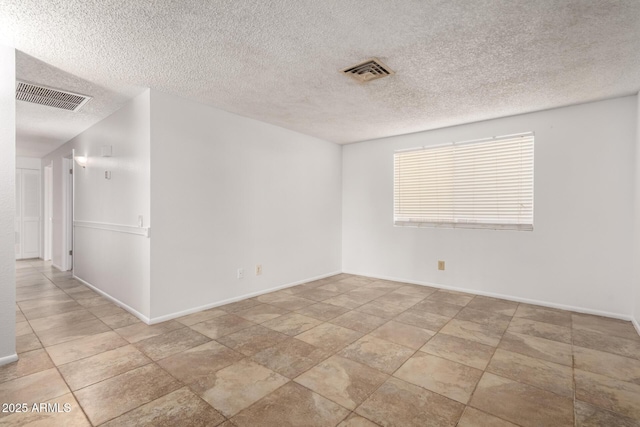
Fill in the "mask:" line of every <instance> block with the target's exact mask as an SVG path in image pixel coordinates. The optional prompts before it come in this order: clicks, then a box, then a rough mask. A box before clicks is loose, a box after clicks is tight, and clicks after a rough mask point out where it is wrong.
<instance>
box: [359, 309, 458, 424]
mask: <svg viewBox="0 0 640 427" xmlns="http://www.w3.org/2000/svg"><path fill="white" fill-rule="evenodd" d="M407 310H408V309H407ZM405 311H406V310H405ZM451 320H453V319H450V320H449V321H451ZM399 323H402V322H399ZM448 323H449V322H447V323H445V324H444V325H442V327H440V328H439V329H438V330H437V331H433V332H435V334H433V336H431V337H429V339H428V340H427V341H426V342H425V343H424V344H423V345H422V346H421V347H420V348H422V347H424V346H425V345H426V344H427V343H428V342H429V341H431V339H433V337H435V336H436V335H438V334H439V333H440V331H441V330H442V329H443V328H444V327H445V326H446V325H447V324H448ZM410 326H414V325H410ZM421 329H422V328H421ZM420 348H418V349H417V350H415V351H414V352H413V353H412V354H411V355H410V356H409V357H408V358H407V359H405V361H404V362H403V363H402V364H400V366H398V367H397V368H396V369H395V370H394V371H393V372H392V373H390V374H386V373H385V375H388V377H387V379H386V380H384V381H383V382H382V383H381V384H380V385H379V386H378V387H376V389H375V390H374V391H373V392H371V393H370V394H369V395H368V396H367V397H366V398H365V399H363V400H362V402H361V403H360V404H358V405H357V406H356V407H355V409H354V410H353V412H356V411H357V410H358V408H360V407H361V406H362V405H363V404H364V403H365V402H366V401H367V400H368V399H369V398H370V397H371V396H373V395H374V394H375V393H377V392H378V390H379V389H380V387H382V386H383V385H384V384H385V383H386V382H387V381H389V379H391V378H395V379H396V380H400V381H404V380H403V379H401V378H398V377H396V376H395V374H396V372H398V370H400V369H401V368H402V367H403V366H404V365H405V363H407V361H408V360H410V359H411V358H412V357H414V356H415V355H416V354H417V353H418V352H419V351H420ZM410 350H413V349H410ZM367 366H368V365H367ZM373 369H375V368H373ZM405 382H406V383H407V384H411V385H414V386H416V387H419V388H421V389H423V390H427V389H426V388H424V387H421V386H418V385H416V384H413V383H410V382H408V381H405ZM427 391H429V392H430V393H435V394H437V395H438V396H442V397H444V398H445V399H448V400H451V401H452V402H457V401H455V400H453V399H451V398H450V397H447V396H444V395H442V394H440V393H437V392H434V391H432V390H427ZM457 403H460V402H457ZM463 412H464V410H463ZM460 417H462V413H461V414H460ZM459 421H460V418H458V420H456V425H457V423H458V422H459Z"/></svg>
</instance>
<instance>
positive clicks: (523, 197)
mask: <svg viewBox="0 0 640 427" xmlns="http://www.w3.org/2000/svg"><path fill="white" fill-rule="evenodd" d="M533 139H534V137H533V133H525V134H518V135H509V136H503V137H495V138H487V139H482V140H476V141H466V142H457V143H450V144H446V145H437V146H431V147H422V148H417V149H411V150H402V151H398V152H396V153H395V155H394V169H395V170H394V222H395V225H401V226H431V227H466V228H496V229H500V228H505V229H516V230H532V229H533Z"/></svg>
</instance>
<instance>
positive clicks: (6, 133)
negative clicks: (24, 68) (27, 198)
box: [0, 44, 17, 365]
mask: <svg viewBox="0 0 640 427" xmlns="http://www.w3.org/2000/svg"><path fill="white" fill-rule="evenodd" d="M15 85H16V53H15V49H14V48H12V47H8V46H5V45H2V44H0V365H3V364H5V363H9V362H12V361H14V360H16V359H17V356H16V315H15V304H16V270H15V249H14V242H15V230H14V228H15V225H14V219H15V200H16V199H15V189H16V188H15V166H16V102H15Z"/></svg>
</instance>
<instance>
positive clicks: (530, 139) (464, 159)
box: [393, 132, 535, 231]
mask: <svg viewBox="0 0 640 427" xmlns="http://www.w3.org/2000/svg"><path fill="white" fill-rule="evenodd" d="M519 138H524V139H523V140H521V141H518V139H519ZM500 142H503V143H505V144H507V143H509V142H511V143H512V144H514V145H515V144H517V147H518V148H516V149H512V148H510V150H513V151H514V152H515V151H517V150H520V165H519V167H518V173H519V174H520V175H518V179H520V181H519V183H520V184H519V185H521V186H522V185H523V184H522V182H525V183H526V184H524V185H526V188H525V189H524V190H518V191H513V190H511V193H509V196H511V197H513V196H514V195H516V196H517V197H518V198H519V199H518V200H521V198H524V203H530V207H529V205H527V207H526V208H525V209H523V212H527V214H525V215H522V217H523V218H522V219H519V217H520V216H521V214H519V213H518V214H512V215H506V214H504V213H503V215H504V216H508V217H509V219H507V220H505V218H504V217H503V218H500V214H499V212H500V208H496V213H498V214H497V215H495V216H494V218H492V219H490V220H482V219H480V220H478V219H473V218H471V217H472V216H473V213H471V214H470V215H468V216H467V217H464V216H461V215H460V214H459V213H458V215H460V216H458V217H456V213H455V212H456V210H460V209H462V207H464V208H466V209H468V207H469V206H472V205H474V202H473V199H474V197H475V193H474V196H472V197H468V198H466V199H464V200H462V202H458V203H457V205H458V206H459V208H456V203H455V198H456V196H457V197H460V192H461V191H462V192H464V190H468V189H469V188H472V186H474V185H475V183H476V182H478V181H477V178H485V179H486V178H487V177H490V176H496V177H497V176H498V175H500V174H502V178H503V179H504V180H505V181H501V182H498V183H497V184H495V185H494V187H495V188H494V192H493V193H492V194H493V196H494V197H499V196H498V194H499V191H498V189H499V187H500V186H502V185H505V183H506V182H508V180H509V179H510V178H509V177H506V176H505V175H506V174H507V172H505V171H506V169H507V168H508V167H509V166H511V164H510V162H511V161H510V160H504V161H503V163H502V164H500V165H498V166H497V167H495V168H493V169H488V171H486V172H485V173H484V175H481V176H474V180H473V184H471V185H469V184H467V183H465V181H468V179H467V180H465V179H463V178H461V177H460V176H458V177H456V171H455V164H456V162H458V163H459V165H462V167H461V170H463V171H464V173H466V174H468V172H469V169H468V168H469V164H474V165H475V163H474V162H475V160H474V157H473V156H470V155H469V154H461V155H459V156H458V157H460V159H461V160H456V147H468V146H472V145H476V144H483V143H484V144H487V143H494V144H491V145H487V147H488V148H487V149H486V150H485V152H481V153H480V154H481V155H482V154H486V153H489V154H491V153H494V152H496V153H499V149H497V148H496V147H497V146H499V144H500ZM523 147H524V148H523ZM447 148H449V150H447ZM438 149H439V150H440V151H441V152H442V153H444V155H450V156H451V160H447V159H448V158H447V159H445V160H444V161H443V160H438V161H436V162H435V163H434V167H435V168H436V172H435V173H434V174H436V175H437V174H438V173H440V174H441V175H437V176H438V177H439V176H443V179H442V180H441V181H443V182H444V181H446V179H449V180H451V183H447V184H445V186H447V187H450V188H449V189H445V192H448V193H447V196H441V195H437V196H435V197H434V196H431V198H430V200H429V201H433V200H436V201H437V202H439V199H443V198H445V197H448V198H449V204H450V206H447V207H448V210H446V209H443V210H445V211H446V212H447V213H448V214H449V215H444V216H445V217H446V219H450V220H434V219H430V220H426V218H424V216H425V215H423V218H422V219H420V218H416V219H411V220H406V218H407V217H409V215H406V211H405V212H404V213H405V215H401V214H402V213H403V212H401V208H399V206H398V203H399V199H400V198H401V196H399V193H398V192H399V188H398V186H399V185H402V183H400V184H399V183H398V180H399V179H400V178H399V177H400V174H399V172H398V165H399V161H398V156H402V155H403V154H406V153H411V152H425V151H430V150H433V151H434V152H435V151H436V150H438ZM472 150H473V149H472ZM480 150H481V148H480ZM460 151H461V150H458V152H460ZM462 151H464V149H462ZM522 153H525V154H522ZM437 155H438V154H434V156H437ZM495 156H496V159H497V158H498V154H495ZM476 157H477V154H476ZM470 159H471V160H470ZM534 160H535V133H534V132H523V133H518V134H511V135H502V136H495V137H489V138H482V139H473V140H466V141H460V142H449V143H443V144H433V145H425V146H422V147H414V148H409V149H401V150H396V151H394V156H393V222H394V226H396V227H428V228H476V229H494V230H518V231H532V230H533V228H534V207H535V206H534V195H535V194H534V184H535V182H534V178H535V168H534ZM404 162H405V164H404V165H405V168H406V164H407V160H406V159H405V160H404ZM447 162H450V163H451V164H452V165H451V166H450V167H447V166H444V167H443V166H442V164H446V163H447ZM426 163H427V162H426V161H424V164H422V165H420V166H419V167H421V168H422V169H420V170H419V172H418V173H419V174H420V175H419V176H418V177H416V178H414V180H415V181H417V180H418V179H420V178H421V177H422V176H424V175H425V174H428V172H425V170H424V167H425V165H426ZM485 164H486V162H485ZM474 167H475V166H474ZM437 168H440V171H438V170H437ZM478 169H480V168H479V167H478ZM473 170H474V172H473V173H476V172H475V169H473ZM443 171H445V172H446V171H449V172H448V173H449V175H450V176H448V177H447V176H444V175H442V172H443ZM406 173H407V172H406V170H405V174H406ZM461 173H462V172H460V173H459V174H458V175H460V174H461ZM492 174H493V175H492ZM432 175H433V174H432ZM456 181H457V182H458V187H456V184H455V183H456ZM434 182H435V183H437V184H438V185H439V182H438V180H437V178H436V180H435V181H429V184H433V183H434ZM461 182H462V183H463V184H460V183H461ZM529 183H530V184H529ZM404 185H405V188H406V184H404ZM415 185H420V184H415ZM473 188H481V189H483V190H486V189H490V188H491V185H487V186H484V188H483V187H481V186H479V187H473ZM438 189H440V187H438ZM400 191H402V190H400ZM404 191H405V192H407V190H404ZM437 191H438V190H436V193H437ZM416 193H419V192H416ZM411 196H413V197H415V196H414V195H411ZM411 196H410V197H411ZM427 198H428V197H425V199H427ZM421 200H422V199H421ZM470 200H471V202H470ZM499 201H500V200H499V199H498V202H499ZM478 204H481V203H478ZM513 204H514V203H513V202H512V205H513ZM516 204H522V202H518V203H516ZM420 209H423V208H420ZM436 210H437V209H436ZM504 210H505V209H504V207H503V211H504ZM507 210H508V209H507ZM433 211H434V210H432V211H431V212H433ZM512 211H513V210H512ZM424 212H427V210H424ZM473 212H477V211H473ZM515 218H518V219H517V220H516V219H515ZM516 221H517V222H516Z"/></svg>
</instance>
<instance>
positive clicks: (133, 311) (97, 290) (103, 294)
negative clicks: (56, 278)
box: [73, 274, 151, 325]
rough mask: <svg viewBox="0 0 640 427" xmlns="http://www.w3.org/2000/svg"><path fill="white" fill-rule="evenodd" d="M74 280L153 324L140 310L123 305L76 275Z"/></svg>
mask: <svg viewBox="0 0 640 427" xmlns="http://www.w3.org/2000/svg"><path fill="white" fill-rule="evenodd" d="M73 278H74V279H76V280H77V281H79V282H82V283H84V284H85V285H87V286H88V287H90V288H91V289H93V290H94V291H96V292H97V293H99V294H100V295H102V296H103V297H105V298H106V299H108V300H109V301H111V302H112V303H114V304H115V305H117V306H118V307H121V308H123V309H125V310H127V311H128V312H129V313H131V314H133V315H134V316H136V317H137V318H138V319H140V320H142V321H143V322H144V323H146V324H147V325H150V324H151V323H149V318H148V317H147V316H145V315H144V314H142V313H140V312H139V311H138V310H136V309H134V308H132V307H130V306H128V305H127V304H125V303H123V302H122V301H120V300H119V299H117V298H114V297H112V296H111V295H109V294H108V293H106V292H105V291H103V290H101V289H99V288H97V287H95V286H94V285H92V284H91V283H89V282H87V281H86V280H84V279H81V278H80V277H78V276H76V275H75V274H74V275H73Z"/></svg>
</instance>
